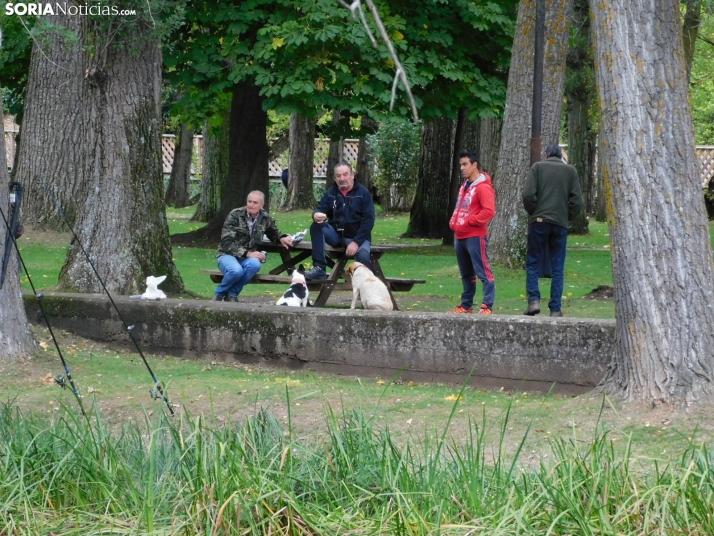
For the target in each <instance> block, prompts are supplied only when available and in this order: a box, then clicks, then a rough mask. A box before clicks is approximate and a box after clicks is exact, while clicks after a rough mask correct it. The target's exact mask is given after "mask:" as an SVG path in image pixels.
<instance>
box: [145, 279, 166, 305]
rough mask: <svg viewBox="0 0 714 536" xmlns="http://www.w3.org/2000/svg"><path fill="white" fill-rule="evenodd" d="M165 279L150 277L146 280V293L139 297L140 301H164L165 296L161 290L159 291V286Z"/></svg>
mask: <svg viewBox="0 0 714 536" xmlns="http://www.w3.org/2000/svg"><path fill="white" fill-rule="evenodd" d="M164 279H166V276H165V275H162V276H160V277H154V276H153V275H150V276H149V277H147V278H146V292H144V293H143V294H142V295H141V299H142V300H164V299H166V294H164V291H163V290H159V285H160V284H161V283H163V282H164Z"/></svg>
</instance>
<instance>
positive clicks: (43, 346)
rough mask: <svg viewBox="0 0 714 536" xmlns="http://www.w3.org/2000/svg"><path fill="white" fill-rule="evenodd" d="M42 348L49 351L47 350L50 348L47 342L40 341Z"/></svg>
mask: <svg viewBox="0 0 714 536" xmlns="http://www.w3.org/2000/svg"><path fill="white" fill-rule="evenodd" d="M40 347H41V348H42V349H43V350H47V348H49V345H48V344H47V343H46V342H45V341H40Z"/></svg>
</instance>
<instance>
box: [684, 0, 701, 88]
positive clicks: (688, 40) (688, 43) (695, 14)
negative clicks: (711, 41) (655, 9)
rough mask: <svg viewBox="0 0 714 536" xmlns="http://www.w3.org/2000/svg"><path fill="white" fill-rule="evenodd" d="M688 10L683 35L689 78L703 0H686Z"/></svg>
mask: <svg viewBox="0 0 714 536" xmlns="http://www.w3.org/2000/svg"><path fill="white" fill-rule="evenodd" d="M686 4H687V10H686V11H685V13H684V22H683V24H682V36H683V38H684V61H685V62H686V66H687V80H689V79H690V77H691V75H692V62H693V61H694V50H695V49H696V45H697V34H698V33H699V25H700V23H701V14H702V0H686Z"/></svg>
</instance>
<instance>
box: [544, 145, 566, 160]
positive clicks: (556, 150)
mask: <svg viewBox="0 0 714 536" xmlns="http://www.w3.org/2000/svg"><path fill="white" fill-rule="evenodd" d="M551 156H555V157H558V158H563V151H561V150H560V145H558V144H557V143H551V144H550V145H548V147H546V148H545V157H546V158H550V157H551Z"/></svg>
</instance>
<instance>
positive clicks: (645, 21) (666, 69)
mask: <svg viewBox="0 0 714 536" xmlns="http://www.w3.org/2000/svg"><path fill="white" fill-rule="evenodd" d="M592 12H593V15H594V20H593V26H594V30H595V34H596V39H595V42H596V66H597V84H598V90H599V102H600V113H601V116H602V125H603V127H602V130H601V131H600V135H601V136H602V137H603V138H604V140H603V143H602V148H603V151H602V153H601V154H600V155H599V156H600V160H601V162H602V166H603V171H604V176H605V180H606V195H607V200H608V204H610V203H611V204H612V206H613V208H614V210H613V211H612V212H610V213H609V214H608V217H609V218H610V222H609V223H610V238H611V245H612V265H613V279H614V284H615V305H616V312H617V345H616V351H615V356H614V360H613V364H612V367H611V370H610V374H609V377H608V379H607V381H606V383H605V386H606V389H607V390H609V391H610V392H611V393H614V394H617V395H619V396H622V397H623V398H624V399H625V400H637V399H641V400H646V401H648V402H651V403H672V404H686V405H690V404H693V403H697V402H700V401H703V400H706V399H711V398H712V395H714V350H713V349H714V314H713V313H714V311H713V310H712V297H713V296H714V273H712V251H711V247H710V239H709V231H708V226H707V219H706V213H705V210H704V201H703V199H702V192H701V183H700V178H699V168H698V162H697V158H696V156H695V154H694V129H693V125H692V115H691V109H690V104H689V98H688V94H689V92H688V80H687V69H686V65H685V61H684V55H683V53H682V37H681V36H682V33H681V27H680V12H679V1H678V0H661V1H660V2H657V3H654V2H651V1H650V0H598V1H597V2H594V3H593V4H592ZM613 13H616V14H617V16H615V17H613V16H612V14H613ZM643 44H646V45H647V46H643Z"/></svg>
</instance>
